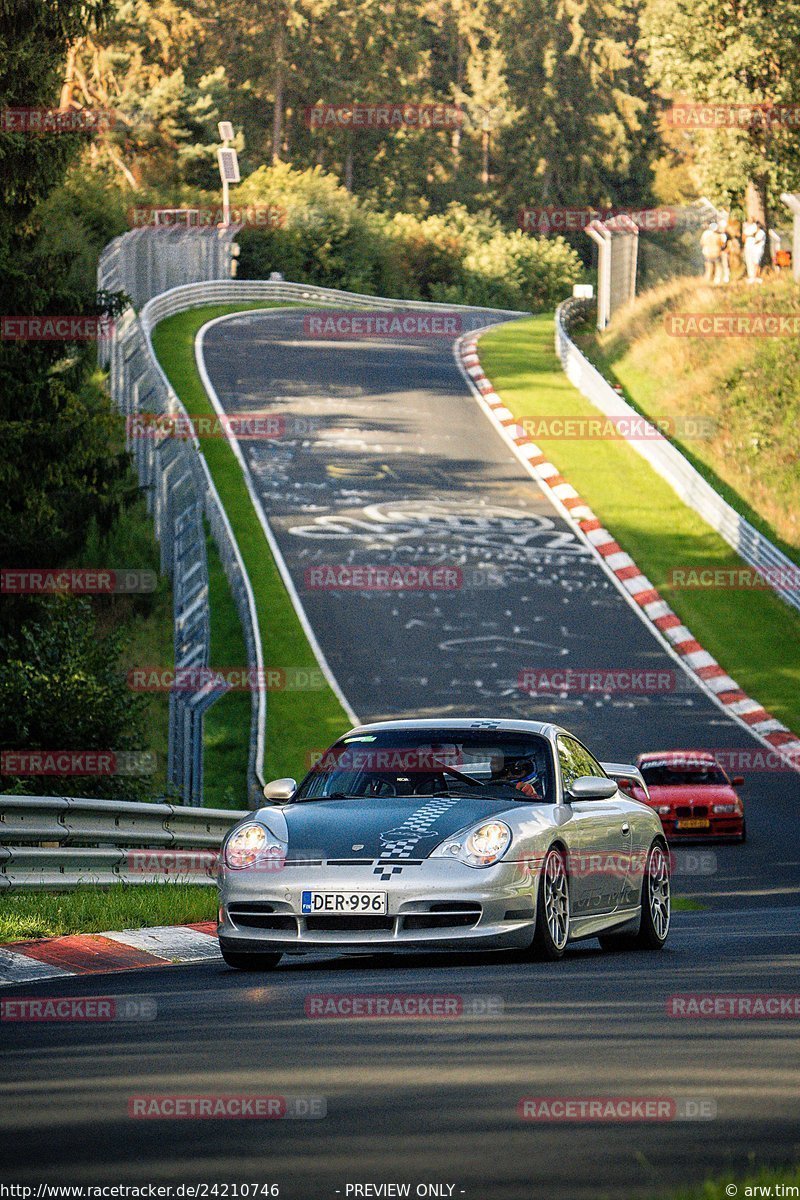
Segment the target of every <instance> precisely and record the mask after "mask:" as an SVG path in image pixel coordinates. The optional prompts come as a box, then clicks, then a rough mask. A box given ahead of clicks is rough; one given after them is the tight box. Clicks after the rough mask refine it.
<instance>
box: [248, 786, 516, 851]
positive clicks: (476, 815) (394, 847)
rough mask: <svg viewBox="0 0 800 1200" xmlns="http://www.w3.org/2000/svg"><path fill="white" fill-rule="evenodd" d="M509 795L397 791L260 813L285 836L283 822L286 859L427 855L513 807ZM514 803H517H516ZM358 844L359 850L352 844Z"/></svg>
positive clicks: (277, 832)
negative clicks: (404, 795) (406, 794)
mask: <svg viewBox="0 0 800 1200" xmlns="http://www.w3.org/2000/svg"><path fill="white" fill-rule="evenodd" d="M509 807H510V806H509V803H508V800H505V799H504V800H498V799H493V798H492V797H486V798H484V797H475V798H472V797H470V798H469V799H462V798H460V797H454V796H450V797H438V796H436V797H431V796H417V797H414V798H412V799H398V798H397V797H396V796H384V797H378V798H375V797H370V798H368V799H358V800H304V801H301V802H299V803H295V804H286V805H282V806H281V807H280V808H272V807H270V808H266V809H261V810H260V811H259V813H258V814H256V815H257V819H258V820H262V821H263V822H264V824H265V825H267V826H268V827H269V828H270V829H271V830H272V832H273V833H275V834H276V835H278V836H281V829H280V827H281V826H282V825H283V824H284V823H285V830H286V835H285V836H286V838H287V839H288V843H289V848H288V851H287V858H288V859H290V860H291V859H293V858H296V857H298V856H302V857H308V858H310V859H318V858H349V859H354V858H355V859H364V860H369V859H375V858H391V857H400V856H402V857H404V858H427V857H428V855H429V854H430V852H431V851H432V850H433V849H434V848H435V847H436V846H438V845H439V843H440V842H443V841H444V840H445V839H446V838H449V837H452V835H453V834H455V833H458V831H459V830H460V829H465V828H467V827H468V826H470V825H473V824H475V823H476V822H478V821H481V820H484V819H486V818H489V817H498V816H501V815H502V814H503V812H505V811H506V810H508V809H509ZM511 807H514V808H516V805H513V802H512V806H511ZM356 846H357V847H359V848H358V849H357V850H356V849H354V847H356Z"/></svg>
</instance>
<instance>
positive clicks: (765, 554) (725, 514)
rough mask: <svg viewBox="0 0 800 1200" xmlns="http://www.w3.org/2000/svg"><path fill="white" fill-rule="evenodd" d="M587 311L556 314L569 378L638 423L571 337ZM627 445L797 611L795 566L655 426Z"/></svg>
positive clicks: (569, 305)
mask: <svg viewBox="0 0 800 1200" xmlns="http://www.w3.org/2000/svg"><path fill="white" fill-rule="evenodd" d="M588 311H589V306H588V305H587V303H586V301H583V300H566V301H565V302H564V303H563V304H561V305H560V306H559V307H558V309H557V310H556V322H555V326H556V352H557V354H558V357H559V358H560V360H561V365H562V366H563V368H564V371H565V373H566V375H567V378H568V379H569V380H570V382H571V383H572V384H574V385H575V387H576V388H577V389H578V391H579V392H581V393H582V395H584V396H585V397H586V399H587V400H589V401H591V403H592V404H593V405H594V406H595V408H598V409H599V410H600V412H602V413H605V415H606V416H609V417H622V418H624V419H625V420H626V421H627V420H631V419H632V420H633V421H634V422H637V421H638V422H641V417H640V414H639V413H637V412H636V410H635V409H634V408H632V407H631V405H630V404H628V403H627V401H626V400H624V399H623V397H622V396H620V395H619V394H618V393H617V392H615V391H614V389H613V388H612V386H611V384H610V383H608V382H607V381H606V380H605V379H604V378H603V376H602V375H601V374H600V372H599V371H598V370H597V369H596V367H594V366H592V364H591V363H590V362H589V360H588V359H587V358H586V357H585V356H584V355H583V354H581V352H580V350H579V349H578V348H577V346H576V345H575V344H574V343H573V341H572V339H571V338H570V336H569V331H570V328H571V327H572V326H573V325H574V323H575V322H576V321H577V320H578V319H581V318H583V317H585V316H586V314H587V313H588ZM629 445H630V446H632V448H633V449H634V450H635V451H636V452H637V454H640V455H641V456H642V458H644V459H646V460H647V462H649V463H650V466H651V467H652V468H653V470H655V471H657V472H658V474H659V475H660V476H661V478H662V479H665V480H666V482H667V483H668V484H669V485H670V487H671V488H672V490H673V491H674V492H676V494H677V495H678V496H680V498H681V500H683V502H684V504H688V506H689V507H690V508H693V509H694V511H695V512H696V513H699V515H700V516H701V517H702V518H703V520H704V521H706V522H707V524H709V525H710V526H711V528H712V529H715V530H716V531H717V533H718V534H719V535H720V536H721V537H722V538H724V539H725V541H726V542H727V543H728V545H729V546H731V547H732V548H733V549H734V550H735V551H736V552H737V554H739V555H740V557H741V558H743V559H744V561H745V562H746V563H748V564H749V566H751V567H754V568H755V569H756V570H757V571H759V572H761V573H763V574H764V578H765V580H766V581H767V582H768V583H770V585H771V586H772V587H773V588H774V590H775V591H776V592H777V593H778V595H780V596H782V598H783V599H784V600H785V601H786V602H787V604H791V605H792V606H793V607H794V608H796V609H798V610H800V583H798V568H797V567H796V566H795V565H794V563H793V562H792V561H791V559H789V558H787V557H786V555H785V554H783V553H782V552H781V551H780V550H779V549H778V548H777V546H774V545H773V544H772V542H770V541H769V539H768V538H766V537H764V535H763V534H762V533H759V532H758V530H757V529H755V528H754V527H753V526H752V525H751V524H750V523H749V522H748V521H746V520H745V519H744V517H742V516H741V515H740V514H739V513H737V512H736V510H735V509H734V508H731V506H730V504H728V503H727V501H725V500H723V499H722V497H721V496H719V495H718V494H717V493H716V492H715V491H714V489H713V488H712V487H711V485H710V484H708V483H706V481H705V479H703V477H702V475H701V474H700V473H699V471H696V470H695V468H694V467H693V466H692V465H691V463H689V462H688V461H687V460H686V459H685V458H684V457H683V455H682V454H681V452H680V450H678V449H677V448H676V447H675V446H673V444H672V443H671V442H670V441H669V440H668V439H667V438H665V437H664V436H663V435H662V434H661V433H660V432H658V431H657V430H656V429H655V428H652V429H651V430H650V431H648V437H646V438H638V439H631V440H630V441H629Z"/></svg>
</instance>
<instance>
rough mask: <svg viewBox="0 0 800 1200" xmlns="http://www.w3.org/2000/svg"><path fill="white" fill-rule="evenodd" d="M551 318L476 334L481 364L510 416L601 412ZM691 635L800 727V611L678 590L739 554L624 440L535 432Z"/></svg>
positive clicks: (757, 597) (733, 594) (744, 594)
mask: <svg viewBox="0 0 800 1200" xmlns="http://www.w3.org/2000/svg"><path fill="white" fill-rule="evenodd" d="M553 339H554V328H553V317H552V316H538V317H530V318H527V319H525V320H522V321H513V322H509V323H507V324H504V325H501V326H499V327H498V328H497V329H495V330H493V331H492V332H490V333H488V334H486V335H485V336H484V337H482V338H481V341H480V355H481V362H482V364H483V368H484V370H485V372H486V374H487V375H488V376H489V378H490V379H491V380H492V383H493V385H494V387H495V389H496V390H497V391H498V392H499V394H500V395H501V396H502V398H503V401H504V403H505V404H506V405H507V406H508V408H509V409H510V410H511V412H512V413H513V414H514V416H515V417H516V418H517V419H519V420H524V419H525V418H526V417H527V418H530V417H545V416H553V415H556V414H558V415H559V416H566V417H593V416H594V417H596V416H597V409H595V408H594V406H593V405H592V404H590V403H589V401H588V400H586V399H584V397H583V396H582V395H581V394H580V393H579V392H578V391H577V390H576V389H575V388H574V387H573V386H572V384H571V383H570V382H569V381H568V379H567V378H566V376H565V375H564V373H563V371H562V370H561V365H560V363H559V361H558V358H557V357H556V353H555V349H554V343H553ZM535 440H536V442H537V445H540V446H541V448H542V450H543V451H544V452H545V453H546V454H547V455H548V457H549V458H550V459H551V460H552V462H553V463H555V465H556V466H557V467H558V469H559V471H561V472H562V473H563V474H564V476H565V477H566V478H567V479H568V480H569V482H570V483H571V484H572V485H573V486H574V487H575V488H576V489H577V490H578V492H579V493H580V494H581V495H582V496H583V497H584V499H585V500H586V501H587V502H588V503H589V504H590V505H591V507H592V508H593V509H594V511H595V512H596V513H597V515H598V517H599V518H600V519H601V520H602V521H603V523H604V524H605V525H607V527H608V529H609V530H610V531H611V532H612V533H613V534H614V537H615V538H616V540H617V541H618V542H619V544H620V545H621V546H622V548H623V549H624V550H626V551H627V552H628V554H630V555H631V556H632V557H633V559H634V561H635V562H636V563H637V564H638V566H639V567H641V569H642V571H643V572H644V573H645V575H647V577H648V578H649V579H650V580H651V581H652V582H653V585H654V586H655V587H657V588H658V589H659V591H660V592H661V593H662V595H663V596H664V598H665V599H666V600H667V601H668V602H669V603H670V605H671V606H672V607H673V608H674V610H675V612H676V613H677V614H678V615H679V616H680V618H681V620H682V621H684V622H685V624H686V625H687V626H688V627H689V629H691V631H692V633H693V635H694V636H695V637H696V638H697V639H698V640H699V641H700V643H701V644H702V645H703V646H704V647H705V648H706V649H707V650H709V651H710V652H711V653H712V654H713V655H714V657H715V658H716V659H717V660H718V661H719V662H720V663H721V664H722V666H723V667H724V668H725V669H726V670H727V671H729V672H730V674H731V675H732V676H733V678H734V679H736V680H737V682H738V683H739V685H740V686H741V687H742V688H744V689H745V691H747V692H748V693H749V694H750V695H751V696H753V697H754V698H756V699H758V700H759V701H760V702H761V703H762V704H763V705H764V706H765V707H766V708H767V709H768V711H769V712H771V713H772V714H773V715H774V716H776V717H778V718H779V719H780V720H781V721H783V722H784V723H785V724H786V725H788V726H789V728H790V729H793V730H795V731H797V730H800V614H798V613H797V612H795V611H794V610H793V609H790V608H789V606H788V605H786V604H784V603H783V602H782V601H781V600H779V599H778V598H777V597H776V596H775V595H774V594H773V593H772V592H770V591H755V590H750V591H732V590H722V589H711V588H709V589H698V590H696V591H690V590H686V589H683V590H681V589H676V588H674V587H672V586H671V585H670V582H669V578H670V572H671V571H672V570H673V569H674V568H676V567H701V566H702V567H707V566H711V567H719V568H723V569H735V568H741V567H742V566H743V563H742V561H741V560H740V559H739V557H738V555H736V554H735V553H734V551H733V550H731V548H730V546H728V544H727V543H726V542H724V541H723V540H722V538H721V537H719V536H718V534H716V533H714V531H713V530H712V529H711V528H710V527H709V526H708V525H706V524H705V522H704V521H702V520H701V518H700V517H699V516H698V515H697V514H696V513H694V512H693V511H692V510H691V509H690V508H687V506H686V505H685V504H683V502H682V501H681V500H679V499H678V497H677V496H676V495H675V493H674V492H673V491H672V489H671V488H670V487H669V485H668V484H667V483H666V482H665V481H664V480H663V479H661V477H660V476H659V475H657V474H656V473H655V471H653V470H652V468H651V467H650V466H649V465H648V464H647V463H646V462H645V461H644V459H642V458H640V457H639V455H638V454H637V453H636V452H635V450H633V449H631V447H630V446H629V445H627V443H625V442H616V441H603V442H598V441H589V440H584V441H577V440H576V441H566V440H564V439H554V438H543V437H539V436H537V437H536V439H535Z"/></svg>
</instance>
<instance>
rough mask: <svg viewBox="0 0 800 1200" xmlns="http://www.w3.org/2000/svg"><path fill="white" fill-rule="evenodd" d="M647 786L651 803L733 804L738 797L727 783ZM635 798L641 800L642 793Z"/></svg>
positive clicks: (642, 797)
mask: <svg viewBox="0 0 800 1200" xmlns="http://www.w3.org/2000/svg"><path fill="white" fill-rule="evenodd" d="M648 787H649V790H650V803H651V804H676V805H677V804H692V803H694V804H733V803H734V802H735V801H736V800H738V799H739V797H738V796H737V795H736V792H735V791H734V790H733V788H732V787H730V786H729V785H728V784H727V783H700V784H697V783H671V784H652V785H648ZM637 790H638V789H637ZM637 799H640V800H643V799H644V795H643V794H642V795H640V796H637Z"/></svg>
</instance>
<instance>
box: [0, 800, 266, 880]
mask: <svg viewBox="0 0 800 1200" xmlns="http://www.w3.org/2000/svg"><path fill="white" fill-rule="evenodd" d="M244 816H247V813H246V812H229V811H227V810H225V809H217V808H188V807H183V806H175V805H173V804H134V803H131V802H130V801H127V800H118V801H115V800H86V799H82V798H78V797H71V796H70V797H64V798H62V797H60V796H0V892H3V891H10V890H12V889H13V890H15V891H16V890H20V889H25V890H29V891H35V890H42V889H47V890H48V891H68V890H70V889H71V888H74V887H77V886H78V885H79V884H92V885H94V886H100V887H103V886H105V887H108V886H111V885H112V884H116V883H131V884H140V883H163V882H170V883H187V882H190V883H198V884H204V885H209V884H213V883H214V882H215V875H216V857H217V855H216V853H215V852H216V851H218V850H219V848H220V846H221V845H222V841H223V839H224V837H225V835H226V834H227V832H228V830H229V829H230V828H231V827H232V826H233V825H234V824H235V823H236V822H237V821H239V820H241V818H242V817H244ZM150 851H153V853H152V854H151V853H149V852H150ZM180 851H188V852H190V853H188V854H181V853H180ZM191 851H195V853H194V854H192V853H191ZM159 852H160V853H159Z"/></svg>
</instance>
